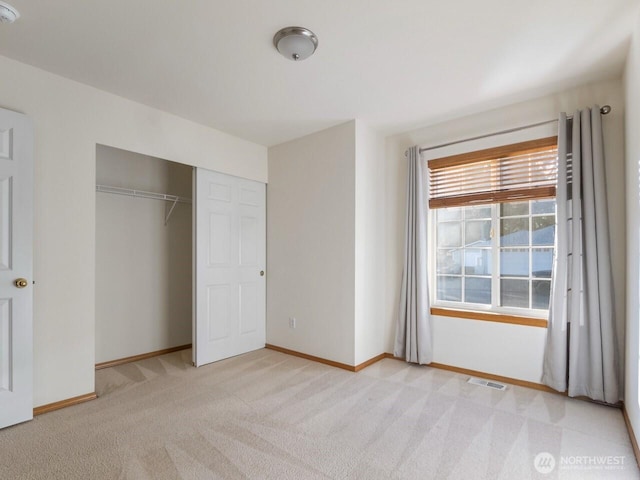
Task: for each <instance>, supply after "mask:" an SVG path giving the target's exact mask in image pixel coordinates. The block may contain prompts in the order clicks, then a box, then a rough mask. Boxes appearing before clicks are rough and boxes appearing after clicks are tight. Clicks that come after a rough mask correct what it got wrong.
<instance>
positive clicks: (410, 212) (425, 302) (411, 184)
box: [393, 147, 432, 364]
mask: <svg viewBox="0 0 640 480" xmlns="http://www.w3.org/2000/svg"><path fill="white" fill-rule="evenodd" d="M407 161H408V165H407V209H406V212H407V218H406V221H405V245H404V270H403V272H402V289H401V291H400V309H399V313H398V321H397V326H396V342H395V347H394V350H393V354H394V355H395V356H396V357H401V358H404V359H405V360H406V361H407V362H412V363H419V364H426V363H431V361H432V347H431V325H430V313H429V308H430V305H429V290H428V285H427V278H428V275H427V259H428V251H427V249H428V246H427V194H426V190H427V178H426V175H425V171H426V168H425V166H424V164H423V163H424V162H423V161H422V159H421V156H420V150H419V148H418V147H411V148H410V149H409V150H408V151H407Z"/></svg>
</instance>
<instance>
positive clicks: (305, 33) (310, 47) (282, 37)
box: [273, 27, 318, 61]
mask: <svg viewBox="0 0 640 480" xmlns="http://www.w3.org/2000/svg"><path fill="white" fill-rule="evenodd" d="M273 45H274V46H275V47H276V49H277V50H278V51H279V52H280V53H281V54H282V56H283V57H285V58H288V59H289V60H293V61H298V60H304V59H305V58H308V57H310V56H311V55H313V52H315V51H316V48H318V37H316V34H315V33H313V32H312V31H311V30H309V29H308V28H303V27H286V28H283V29H281V30H279V31H278V32H277V33H276V34H275V35H274V36H273Z"/></svg>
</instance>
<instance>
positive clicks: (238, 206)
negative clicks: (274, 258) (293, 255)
mask: <svg viewBox="0 0 640 480" xmlns="http://www.w3.org/2000/svg"><path fill="white" fill-rule="evenodd" d="M194 171H195V173H194V175H195V182H194V200H195V201H194V222H193V223H194V229H195V233H194V239H195V240H194V241H195V256H194V262H195V265H194V273H195V286H194V294H195V295H194V296H195V300H194V303H195V305H194V309H193V311H194V328H193V331H194V334H193V335H194V341H193V347H194V348H193V361H194V363H195V365H196V366H200V365H204V364H207V363H211V362H215V361H217V360H221V359H223V358H228V357H232V356H234V355H239V354H241V353H246V352H249V351H251V350H257V349H259V348H263V347H264V345H265V339H266V325H265V307H266V289H265V287H266V281H265V278H266V277H265V271H264V270H265V259H266V212H265V184H264V183H259V182H254V181H251V180H245V179H242V178H238V177H232V176H230V175H224V174H222V173H216V172H212V171H209V170H204V169H202V168H196V169H195V170H194Z"/></svg>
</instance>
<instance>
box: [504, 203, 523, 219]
mask: <svg viewBox="0 0 640 480" xmlns="http://www.w3.org/2000/svg"><path fill="white" fill-rule="evenodd" d="M514 215H529V202H509V203H501V204H500V216H502V217H513V216H514Z"/></svg>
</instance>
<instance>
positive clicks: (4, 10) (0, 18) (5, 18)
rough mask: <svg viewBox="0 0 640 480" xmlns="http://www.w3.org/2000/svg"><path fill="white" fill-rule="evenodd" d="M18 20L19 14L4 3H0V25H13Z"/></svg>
mask: <svg viewBox="0 0 640 480" xmlns="http://www.w3.org/2000/svg"><path fill="white" fill-rule="evenodd" d="M19 18H20V13H19V12H18V10H16V9H15V8H14V7H12V6H11V5H9V4H8V3H5V2H0V23H13V22H15V21H16V20H17V19H19Z"/></svg>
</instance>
